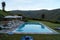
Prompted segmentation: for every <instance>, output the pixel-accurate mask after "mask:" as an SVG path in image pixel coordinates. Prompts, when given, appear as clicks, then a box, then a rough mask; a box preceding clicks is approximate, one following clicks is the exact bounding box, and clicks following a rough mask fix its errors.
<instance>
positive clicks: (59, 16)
mask: <svg viewBox="0 0 60 40" xmlns="http://www.w3.org/2000/svg"><path fill="white" fill-rule="evenodd" d="M9 12H10V14H11V15H12V14H13V15H15V14H22V15H23V16H25V17H28V18H34V19H42V17H41V15H42V14H44V15H45V16H44V19H45V20H50V21H59V22H60V9H54V10H46V9H43V10H33V11H20V10H13V11H9Z"/></svg>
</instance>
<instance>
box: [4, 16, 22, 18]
mask: <svg viewBox="0 0 60 40" xmlns="http://www.w3.org/2000/svg"><path fill="white" fill-rule="evenodd" d="M4 18H22V16H5V17H4Z"/></svg>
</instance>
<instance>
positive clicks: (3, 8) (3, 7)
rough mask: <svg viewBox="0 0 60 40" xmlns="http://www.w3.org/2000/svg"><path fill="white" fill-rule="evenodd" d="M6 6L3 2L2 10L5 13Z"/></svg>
mask: <svg viewBox="0 0 60 40" xmlns="http://www.w3.org/2000/svg"><path fill="white" fill-rule="evenodd" d="M5 6H6V4H5V2H2V10H3V11H5Z"/></svg>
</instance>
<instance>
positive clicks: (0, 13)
mask: <svg viewBox="0 0 60 40" xmlns="http://www.w3.org/2000/svg"><path fill="white" fill-rule="evenodd" d="M0 15H3V16H6V15H8V12H3V11H2V10H0Z"/></svg>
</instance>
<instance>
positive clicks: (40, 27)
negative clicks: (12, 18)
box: [13, 22, 57, 34]
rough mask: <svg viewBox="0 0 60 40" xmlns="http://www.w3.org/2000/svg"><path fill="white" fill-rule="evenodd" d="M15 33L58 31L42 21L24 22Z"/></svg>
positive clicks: (48, 32)
mask: <svg viewBox="0 0 60 40" xmlns="http://www.w3.org/2000/svg"><path fill="white" fill-rule="evenodd" d="M13 32H14V33H24V34H25V33H26V34H56V33H57V32H56V31H54V30H53V29H51V28H49V27H47V26H46V25H44V24H42V23H29V22H27V23H24V24H22V25H20V26H19V27H18V28H16V30H14V31H13Z"/></svg>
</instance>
